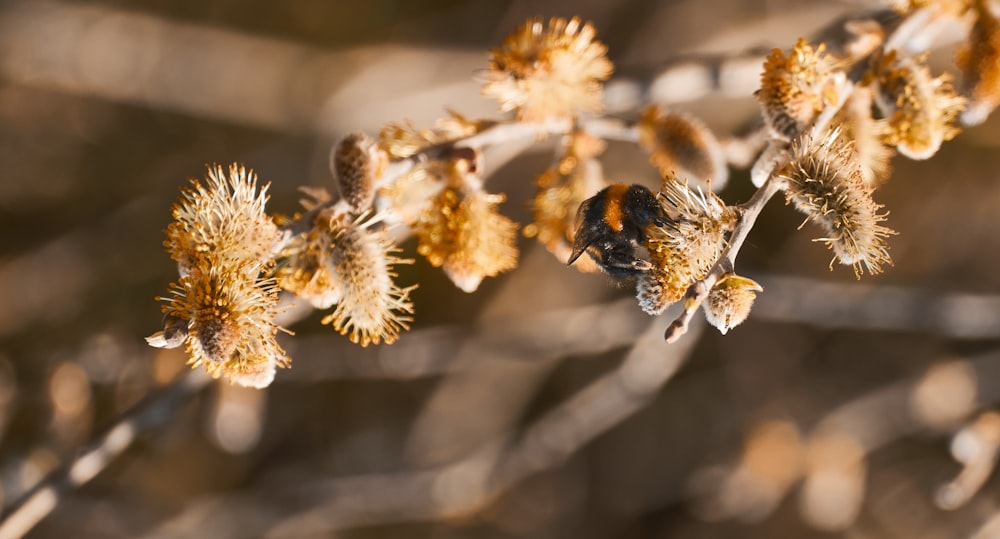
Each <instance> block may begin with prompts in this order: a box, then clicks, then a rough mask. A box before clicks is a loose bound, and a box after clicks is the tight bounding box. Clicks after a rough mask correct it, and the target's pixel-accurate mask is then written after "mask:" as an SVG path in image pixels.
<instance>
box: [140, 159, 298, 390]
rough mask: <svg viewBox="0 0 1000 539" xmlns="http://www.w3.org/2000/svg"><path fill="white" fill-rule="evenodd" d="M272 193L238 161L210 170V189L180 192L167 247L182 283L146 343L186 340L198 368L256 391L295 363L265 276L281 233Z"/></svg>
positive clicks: (173, 291) (198, 187) (274, 293)
mask: <svg viewBox="0 0 1000 539" xmlns="http://www.w3.org/2000/svg"><path fill="white" fill-rule="evenodd" d="M266 190H267V187H266V186H265V187H263V188H261V189H259V190H258V189H257V179H256V176H255V175H254V174H253V172H252V171H249V170H247V169H246V168H245V167H242V166H239V165H235V164H234V165H232V166H230V167H229V174H228V175H227V174H225V173H224V171H223V169H222V167H220V166H214V167H209V169H208V174H207V177H206V178H205V183H204V184H202V183H201V182H198V181H192V186H191V187H190V188H189V189H186V190H184V191H183V192H182V195H181V199H180V201H179V202H178V203H177V204H176V205H175V206H174V210H173V216H174V222H172V223H171V224H170V225H169V226H168V227H167V231H166V233H167V240H166V241H165V242H164V244H165V246H166V247H167V249H168V251H169V252H170V254H171V256H172V257H173V258H174V260H176V261H177V264H178V271H179V273H180V279H179V280H178V282H177V283H176V284H174V285H173V286H172V289H171V295H170V296H168V297H166V298H161V299H162V300H164V301H165V304H164V306H163V310H164V314H165V320H166V324H167V325H166V327H165V329H164V331H162V332H158V333H157V334H154V335H153V336H151V337H150V338H149V339H147V340H148V341H149V343H150V344H151V345H153V346H162V347H172V346H179V345H180V344H182V343H184V344H186V347H187V351H188V355H189V361H188V363H189V364H190V365H191V366H192V367H199V366H202V367H204V368H205V370H206V371H207V372H208V373H209V374H211V375H212V376H215V377H219V376H225V377H226V378H227V379H229V380H230V381H232V382H235V383H238V384H241V385H245V386H250V387H264V386H267V385H268V384H270V383H271V380H273V378H274V373H275V368H276V367H279V366H285V365H287V364H288V361H289V360H288V358H287V357H286V356H285V352H284V350H282V348H281V346H280V345H279V344H278V342H277V340H276V338H275V336H276V334H277V332H278V329H279V328H278V326H277V325H276V324H275V323H274V318H275V316H276V315H277V305H278V296H277V285H276V283H275V281H274V279H273V278H270V277H268V276H267V273H268V270H269V269H270V268H271V266H272V265H273V263H274V253H273V251H274V248H275V245H276V243H277V241H278V239H279V233H278V228H277V226H276V225H275V224H274V222H273V221H272V220H271V218H270V216H268V215H267V214H266V213H265V211H264V205H265V203H266V201H267V195H266ZM185 325H186V327H185Z"/></svg>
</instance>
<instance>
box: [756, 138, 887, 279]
mask: <svg viewBox="0 0 1000 539" xmlns="http://www.w3.org/2000/svg"><path fill="white" fill-rule="evenodd" d="M776 175H777V176H779V177H781V178H783V179H784V180H786V181H787V186H786V188H785V197H786V200H787V201H788V202H789V203H791V204H792V205H793V206H794V207H795V208H796V209H797V210H799V211H800V212H802V213H804V214H805V215H806V221H815V222H816V223H817V224H819V225H820V226H821V227H822V228H823V230H824V231H825V233H826V236H825V237H823V238H820V239H819V241H822V242H823V243H825V244H826V245H827V247H829V248H830V249H831V250H832V251H833V253H834V260H838V261H840V263H841V264H844V265H849V266H853V268H854V274H855V276H857V277H858V278H860V277H861V275H862V273H864V271H865V270H867V271H868V273H870V274H873V275H874V274H876V273H880V272H881V271H882V264H891V263H892V260H891V259H890V258H889V248H888V246H887V245H886V243H885V239H886V237H888V236H890V235H892V234H895V231H893V230H891V229H889V228H887V227H885V226H883V225H881V224H880V223H882V222H884V221H885V219H886V214H884V213H879V210H880V209H881V208H882V206H881V205H880V204H876V203H875V201H873V200H872V190H873V187H872V186H871V185H869V184H866V183H865V182H864V180H863V179H862V174H861V170H860V168H859V166H858V164H857V162H856V160H855V158H854V151H853V150H852V148H851V147H850V145H849V143H845V142H844V140H843V139H842V138H841V137H840V136H839V130H837V129H834V130H832V131H829V132H827V133H826V134H825V135H824V136H823V137H822V138H820V139H817V140H809V139H806V140H799V141H797V142H796V143H795V144H793V145H792V149H791V161H790V162H788V163H787V164H785V165H783V166H782V167H781V168H779V169H778V170H777V171H776ZM830 264H831V267H832V265H833V262H832V261H831V262H830Z"/></svg>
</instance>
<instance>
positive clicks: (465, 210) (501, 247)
mask: <svg viewBox="0 0 1000 539" xmlns="http://www.w3.org/2000/svg"><path fill="white" fill-rule="evenodd" d="M503 201H504V196H503V195H491V194H488V193H483V192H472V193H468V194H464V195H460V194H459V192H458V191H456V190H455V189H454V188H450V187H449V188H446V189H445V190H443V191H441V193H440V194H439V195H438V196H437V197H435V198H434V200H433V203H432V204H431V205H430V206H429V207H428V209H427V211H425V212H424V214H423V215H422V217H421V218H420V220H419V221H418V222H417V223H416V224H415V225H414V232H415V233H416V235H417V238H418V245H417V252H418V253H420V254H421V255H423V256H425V257H427V260H428V261H429V262H430V263H431V265H433V266H435V267H443V269H444V272H445V274H446V275H448V277H449V278H450V279H451V280H452V282H453V283H455V286H457V287H458V288H460V289H461V290H463V291H465V292H473V291H475V290H476V288H478V287H479V283H481V282H482V280H483V279H484V278H486V277H493V276H496V275H498V274H500V273H502V272H505V271H508V270H511V269H514V268H515V267H517V223H515V222H513V221H511V220H510V219H508V218H506V217H504V216H503V215H501V214H500V213H499V212H498V211H497V208H496V206H497V205H498V204H500V203H501V202H503Z"/></svg>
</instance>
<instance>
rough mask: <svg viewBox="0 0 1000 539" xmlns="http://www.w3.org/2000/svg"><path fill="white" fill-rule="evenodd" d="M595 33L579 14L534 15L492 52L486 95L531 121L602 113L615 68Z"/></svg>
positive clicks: (518, 115) (501, 106)
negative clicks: (604, 85) (546, 19)
mask: <svg viewBox="0 0 1000 539" xmlns="http://www.w3.org/2000/svg"><path fill="white" fill-rule="evenodd" d="M595 35H596V30H595V29H594V27H593V26H592V25H591V24H590V23H582V22H581V21H580V19H578V18H573V19H570V20H566V19H562V18H552V19H550V20H549V22H548V24H544V23H543V22H542V19H540V18H535V19H529V20H528V21H527V22H525V23H524V24H523V25H521V26H520V27H519V28H518V29H517V31H515V32H514V33H513V34H511V35H509V36H507V38H506V39H505V40H504V42H503V44H501V45H500V46H499V47H497V48H495V49H493V50H492V51H491V52H490V70H489V72H488V73H487V75H486V78H487V82H486V84H485V85H484V86H483V95H484V96H486V97H490V98H494V99H496V100H498V101H499V102H500V108H501V110H503V111H504V112H507V111H514V113H515V115H516V117H517V119H519V120H523V121H528V122H534V121H543V120H546V119H549V118H570V117H572V116H574V115H576V114H578V113H581V112H583V113H598V112H600V111H601V110H602V108H603V105H602V103H601V92H602V81H604V80H607V78H608V77H610V76H611V72H612V70H613V68H614V67H613V66H612V64H611V61H610V60H608V59H607V57H606V54H607V47H606V46H605V45H604V44H603V43H601V42H599V41H595V40H594V36H595Z"/></svg>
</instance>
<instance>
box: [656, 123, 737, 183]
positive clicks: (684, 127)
mask: <svg viewBox="0 0 1000 539" xmlns="http://www.w3.org/2000/svg"><path fill="white" fill-rule="evenodd" d="M638 130H639V144H640V145H641V146H642V147H643V148H644V149H645V150H646V151H647V152H649V160H650V162H652V163H653V165H654V166H656V167H657V168H658V169H660V174H663V175H668V174H674V175H676V176H677V177H678V178H680V179H686V180H690V181H692V182H695V183H699V184H702V185H706V184H708V183H709V182H712V184H713V186H714V187H717V188H721V186H723V185H725V184H726V180H728V179H729V169H728V168H727V167H726V156H725V155H724V154H723V152H722V146H721V145H720V144H719V141H718V139H716V138H715V135H714V134H713V133H712V131H711V130H710V129H709V128H708V127H707V126H705V124H704V123H702V122H701V120H698V119H697V118H695V117H694V116H691V115H688V114H684V113H680V112H673V111H668V110H663V109H661V108H660V107H659V106H656V105H653V106H651V107H649V108H647V109H646V111H645V112H644V113H643V115H642V119H641V120H639V126H638Z"/></svg>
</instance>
